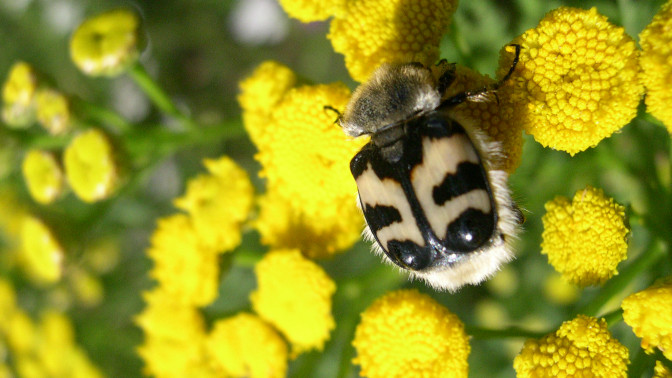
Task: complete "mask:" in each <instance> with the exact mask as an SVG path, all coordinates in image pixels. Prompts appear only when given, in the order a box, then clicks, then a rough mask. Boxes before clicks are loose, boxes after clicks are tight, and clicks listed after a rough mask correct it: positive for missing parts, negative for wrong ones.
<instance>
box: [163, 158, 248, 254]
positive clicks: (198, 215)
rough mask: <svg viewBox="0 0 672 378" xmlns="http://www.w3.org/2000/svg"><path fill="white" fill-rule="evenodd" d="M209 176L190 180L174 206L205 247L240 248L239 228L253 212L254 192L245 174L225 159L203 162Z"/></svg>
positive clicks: (219, 250) (221, 249) (220, 249)
mask: <svg viewBox="0 0 672 378" xmlns="http://www.w3.org/2000/svg"><path fill="white" fill-rule="evenodd" d="M205 166H206V167H207V168H208V171H209V172H210V173H209V174H207V175H199V176H197V177H196V178H193V179H191V180H189V182H188V183H187V191H186V193H185V194H184V196H182V197H180V198H177V199H175V206H177V207H179V208H180V209H182V210H185V211H187V212H188V213H189V215H190V217H191V222H192V224H193V228H194V230H195V231H196V234H197V235H198V237H199V239H200V242H201V243H202V244H203V245H204V247H206V248H208V249H212V250H215V251H218V252H225V251H231V250H233V249H234V248H235V247H237V246H238V245H239V244H240V239H241V235H240V228H241V225H242V223H243V222H244V221H245V220H246V219H247V217H248V215H249V213H250V210H251V208H252V195H253V188H252V183H251V182H250V179H249V177H248V176H247V173H246V172H245V171H244V170H243V169H242V168H240V167H239V166H238V165H237V164H236V163H235V162H234V161H233V160H231V159H230V158H228V157H226V156H224V157H221V158H219V159H218V160H210V159H206V160H205Z"/></svg>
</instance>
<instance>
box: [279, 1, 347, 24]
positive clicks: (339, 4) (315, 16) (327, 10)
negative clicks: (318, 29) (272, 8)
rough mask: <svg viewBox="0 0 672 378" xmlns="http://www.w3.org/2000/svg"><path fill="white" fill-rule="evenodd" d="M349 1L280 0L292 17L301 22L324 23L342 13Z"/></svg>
mask: <svg viewBox="0 0 672 378" xmlns="http://www.w3.org/2000/svg"><path fill="white" fill-rule="evenodd" d="M347 1H348V0H280V5H282V8H283V9H284V10H285V12H287V14H289V15H290V16H291V17H294V18H296V19H298V20H300V21H301V22H314V21H323V20H326V19H327V18H329V17H331V16H333V15H335V14H338V13H339V12H341V10H342V9H343V7H344V6H345V4H346V3H347Z"/></svg>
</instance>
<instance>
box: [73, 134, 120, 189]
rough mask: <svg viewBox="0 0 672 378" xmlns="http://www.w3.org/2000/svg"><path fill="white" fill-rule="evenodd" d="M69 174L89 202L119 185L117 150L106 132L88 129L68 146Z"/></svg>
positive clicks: (75, 187) (74, 185) (74, 184)
mask: <svg viewBox="0 0 672 378" xmlns="http://www.w3.org/2000/svg"><path fill="white" fill-rule="evenodd" d="M64 165H65V174H66V177H67V178H68V183H69V184H70V187H71V188H72V190H73V191H74V192H75V194H76V195H77V196H78V197H79V198H80V199H82V200H83V201H85V202H96V201H99V200H102V199H105V198H107V197H109V196H110V195H111V194H112V193H113V192H114V190H115V189H116V186H117V181H118V172H117V171H118V169H117V164H116V162H115V156H114V151H113V149H112V145H111V144H110V142H109V140H108V139H107V137H106V136H105V134H103V132H102V131H100V130H97V129H90V130H87V131H85V132H83V133H81V134H79V135H78V136H76V137H75V138H74V139H73V140H72V142H70V145H68V147H67V148H66V149H65V154H64Z"/></svg>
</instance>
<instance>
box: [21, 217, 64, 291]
mask: <svg viewBox="0 0 672 378" xmlns="http://www.w3.org/2000/svg"><path fill="white" fill-rule="evenodd" d="M21 244H22V248H21V261H22V262H23V265H24V268H25V269H26V270H27V271H28V273H29V274H30V275H31V276H32V277H33V278H34V279H35V280H36V281H38V282H43V283H54V282H56V281H58V280H60V279H61V275H62V273H63V260H64V251H63V248H62V247H61V245H60V244H59V243H58V241H57V240H56V238H54V235H53V234H52V233H51V230H49V228H48V227H47V226H46V225H45V224H44V223H43V222H42V221H41V220H39V219H38V218H36V217H33V216H25V217H24V218H23V225H22V227H21Z"/></svg>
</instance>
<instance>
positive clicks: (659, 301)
mask: <svg viewBox="0 0 672 378" xmlns="http://www.w3.org/2000/svg"><path fill="white" fill-rule="evenodd" d="M670 304H672V277H668V278H667V279H664V280H661V281H659V282H657V283H656V284H654V285H653V286H651V287H649V288H648V289H646V290H642V291H640V292H638V293H634V294H632V295H630V296H628V297H627V298H625V299H624V300H623V303H622V304H621V307H622V308H623V320H625V322H626V323H627V324H628V325H629V326H630V327H632V331H633V332H634V333H635V335H637V337H639V338H641V339H642V348H643V349H644V350H646V351H647V352H649V353H653V348H654V347H657V348H658V349H660V350H661V351H662V352H663V355H664V356H665V357H666V358H667V359H669V360H672V311H670Z"/></svg>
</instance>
